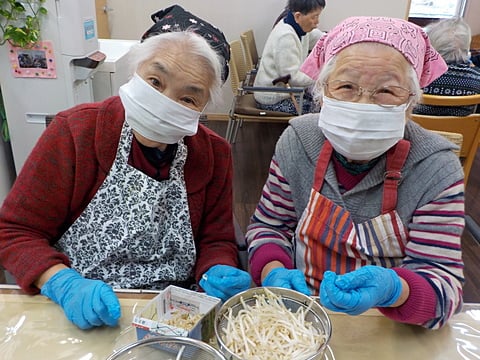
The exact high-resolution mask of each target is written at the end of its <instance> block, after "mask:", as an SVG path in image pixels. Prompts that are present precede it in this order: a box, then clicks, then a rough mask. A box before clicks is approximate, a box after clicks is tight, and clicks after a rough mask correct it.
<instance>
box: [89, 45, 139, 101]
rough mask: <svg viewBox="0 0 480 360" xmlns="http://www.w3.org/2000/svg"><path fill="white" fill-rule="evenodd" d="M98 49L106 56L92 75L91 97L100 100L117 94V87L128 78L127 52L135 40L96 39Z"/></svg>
mask: <svg viewBox="0 0 480 360" xmlns="http://www.w3.org/2000/svg"><path fill="white" fill-rule="evenodd" d="M98 43H99V50H100V51H101V52H102V53H104V54H105V55H106V56H107V57H106V59H105V61H104V62H103V63H102V64H101V65H99V66H98V69H97V71H96V72H95V75H94V77H93V81H92V85H93V99H94V101H102V100H104V99H106V98H108V97H110V96H113V95H118V89H119V88H120V86H122V85H123V84H125V83H126V82H127V81H128V80H129V76H130V69H129V63H128V56H126V55H127V53H128V51H129V50H130V48H131V47H132V46H133V45H135V44H137V43H138V41H137V40H119V39H98Z"/></svg>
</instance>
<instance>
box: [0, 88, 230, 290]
mask: <svg viewBox="0 0 480 360" xmlns="http://www.w3.org/2000/svg"><path fill="white" fill-rule="evenodd" d="M124 118H125V115H124V108H123V106H122V104H121V102H120V99H119V98H118V97H112V98H109V99H107V100H105V101H104V102H101V103H94V104H84V105H79V106H77V107H74V108H73V109H70V110H67V111H64V112H61V113H59V114H58V115H57V116H56V118H55V120H54V121H53V122H52V123H51V124H50V125H49V127H48V128H47V129H46V130H45V132H44V133H43V134H42V136H41V138H40V139H39V141H38V143H37V144H36V146H35V148H34V149H33V151H32V153H31V154H30V156H29V158H28V159H27V161H26V163H25V165H24V166H23V169H22V171H21V173H20V174H19V176H18V177H17V180H16V181H15V183H14V186H13V188H12V189H11V191H10V193H9V194H8V196H7V198H6V199H5V201H4V203H3V205H2V208H1V209H0V263H1V264H2V265H3V267H4V268H5V269H7V270H8V271H9V272H10V273H11V274H12V275H13V276H14V277H15V279H16V280H17V283H18V284H19V285H20V286H21V287H22V289H23V290H25V291H26V292H27V293H31V294H34V293H37V292H38V291H39V290H38V289H37V288H36V287H35V286H34V285H33V283H34V281H35V280H36V279H37V278H38V277H39V276H40V275H41V274H42V273H43V272H44V271H45V270H47V269H48V268H50V267H51V266H53V265H55V264H59V263H63V264H65V265H67V266H68V265H69V260H68V258H67V257H66V256H65V255H64V254H62V253H60V252H58V251H57V250H56V249H54V248H53V247H52V246H51V245H52V244H54V243H55V242H56V241H58V239H59V238H60V237H61V236H62V234H63V233H64V232H65V231H66V230H67V229H68V228H69V227H70V225H71V224H72V223H73V222H74V221H75V219H76V218H77V217H78V216H79V215H80V214H81V213H82V211H83V210H84V209H85V207H86V206H87V205H88V203H89V202H90V200H91V199H92V198H93V196H94V195H95V193H96V192H97V189H98V188H99V186H100V185H101V184H102V182H103V181H104V179H105V177H106V175H107V174H108V171H109V170H110V167H111V165H112V164H113V161H114V158H115V154H116V151H117V145H118V141H119V138H120V132H121V129H122V126H123V123H124ZM185 144H186V145H187V148H188V157H187V160H186V164H185V174H184V176H185V183H186V187H187V194H188V204H189V210H190V217H191V223H192V229H193V235H194V239H195V244H196V248H197V263H196V267H195V278H196V280H197V281H198V280H199V278H200V277H201V275H202V274H203V273H204V272H205V271H206V270H207V269H208V268H210V267H211V266H213V265H215V264H225V265H232V266H237V265H238V259H237V247H236V242H235V236H234V229H233V221H232V214H233V210H232V172H233V170H232V157H231V151H230V146H229V145H228V143H227V142H226V141H225V140H224V139H222V138H221V137H220V136H218V135H217V134H215V133H214V132H212V131H211V130H209V129H208V128H206V127H204V126H202V125H200V126H199V129H198V133H197V134H196V135H195V136H192V137H187V138H185ZM139 156H142V154H141V151H135V152H134V154H133V159H132V158H131V160H130V161H133V166H138V164H142V165H141V166H146V165H145V164H148V163H147V162H145V161H141V159H138V157H139ZM140 170H142V171H144V172H145V173H147V174H148V173H149V172H151V170H152V169H140Z"/></svg>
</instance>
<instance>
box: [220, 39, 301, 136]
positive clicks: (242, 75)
mask: <svg viewBox="0 0 480 360" xmlns="http://www.w3.org/2000/svg"><path fill="white" fill-rule="evenodd" d="M230 53H231V54H230V83H231V86H232V92H233V95H234V97H233V101H232V106H231V107H230V111H229V120H228V126H227V132H226V135H225V138H226V139H227V141H229V142H230V143H234V142H235V139H236V137H237V133H238V129H239V127H240V126H241V123H242V122H243V121H260V122H288V120H290V119H291V118H292V117H294V116H296V115H292V114H289V113H284V112H279V111H267V110H263V109H259V108H257V105H256V101H255V98H254V97H253V93H254V92H281V93H289V94H295V95H299V96H300V102H299V108H300V109H302V106H303V103H302V99H303V93H304V90H305V89H304V88H295V87H293V88H292V87H288V86H285V87H283V88H282V87H275V86H272V87H256V86H251V85H248V83H249V77H248V73H247V70H246V64H245V59H244V55H243V50H242V44H241V43H240V40H234V41H232V42H230ZM287 85H288V84H287Z"/></svg>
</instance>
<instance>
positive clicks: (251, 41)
mask: <svg viewBox="0 0 480 360" xmlns="http://www.w3.org/2000/svg"><path fill="white" fill-rule="evenodd" d="M240 39H241V40H242V44H243V50H244V51H245V62H246V64H247V68H248V69H249V70H253V69H256V68H257V67H258V62H259V56H258V52H257V43H256V42H255V35H254V34H253V30H252V29H249V30H246V31H244V32H243V33H242V34H241V35H240Z"/></svg>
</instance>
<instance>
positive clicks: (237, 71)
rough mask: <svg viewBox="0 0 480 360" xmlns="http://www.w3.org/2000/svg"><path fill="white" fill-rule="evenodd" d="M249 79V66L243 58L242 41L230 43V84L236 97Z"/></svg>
mask: <svg viewBox="0 0 480 360" xmlns="http://www.w3.org/2000/svg"><path fill="white" fill-rule="evenodd" d="M246 77H247V66H246V64H245V58H244V57H243V50H242V44H241V43H240V40H233V41H231V42H230V84H231V86H232V91H233V94H234V95H237V94H238V89H239V88H241V87H242V85H243V84H244V82H245V79H246Z"/></svg>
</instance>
